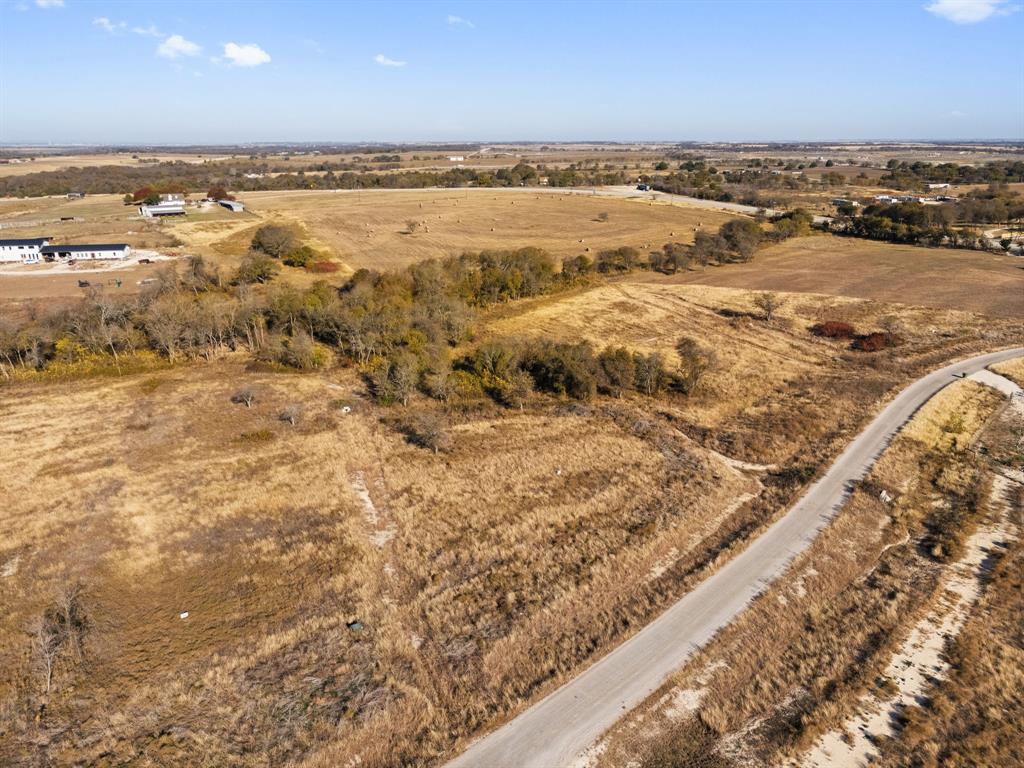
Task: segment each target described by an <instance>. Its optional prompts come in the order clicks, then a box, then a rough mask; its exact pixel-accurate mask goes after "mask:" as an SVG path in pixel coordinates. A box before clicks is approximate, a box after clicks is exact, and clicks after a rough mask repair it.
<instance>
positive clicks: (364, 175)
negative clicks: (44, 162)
mask: <svg viewBox="0 0 1024 768" xmlns="http://www.w3.org/2000/svg"><path fill="white" fill-rule="evenodd" d="M247 172H249V168H248V167H247V166H246V165H244V164H242V165H238V164H223V163H202V164H196V163H186V162H181V161H174V162H164V163H158V164H152V165H146V166H144V167H135V166H115V165H111V166H96V167H89V168H67V169H64V170H57V171H40V172H36V173H27V174H24V175H20V176H8V177H4V178H0V196H2V197H39V196H43V195H62V194H66V193H68V192H84V193H86V194H121V195H124V194H132V193H133V191H134V190H138V189H144V188H148V189H150V190H162V191H171V190H173V191H181V192H185V191H194V192H198V191H201V190H206V189H210V188H213V187H221V188H225V189H232V190H234V191H236V192H251V191H257V190H290V189H420V188H424V187H466V186H479V187H513V186H533V185H537V184H540V181H541V175H542V174H544V175H546V177H547V183H548V185H549V186H554V187H571V186H594V185H606V184H623V183H625V182H626V180H627V179H626V175H625V173H624V172H623V171H621V170H620V171H613V170H606V171H598V170H591V171H587V170H583V169H580V168H576V169H554V168H552V169H547V170H545V169H543V168H537V167H533V166H530V165H529V164H527V163H519V164H517V165H516V166H514V167H512V168H502V169H500V170H498V171H491V170H479V171H478V170H473V169H471V168H450V169H446V170H443V171H434V170H409V171H400V172H395V173H370V172H356V171H343V172H339V173H336V172H335V171H334V170H333V169H328V170H327V171H326V172H324V173H307V172H305V171H302V170H299V171H289V172H286V173H280V174H278V175H273V176H266V175H259V176H257V177H255V178H250V177H247V176H246V175H245V174H246V173H247ZM133 197H134V195H133Z"/></svg>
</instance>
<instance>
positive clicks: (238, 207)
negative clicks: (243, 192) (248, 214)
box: [217, 200, 245, 213]
mask: <svg viewBox="0 0 1024 768" xmlns="http://www.w3.org/2000/svg"><path fill="white" fill-rule="evenodd" d="M217 204H218V205H223V206H224V207H225V208H227V209H228V210H229V211H232V212H234V213H241V212H242V211H244V210H245V206H244V205H242V204H241V203H240V202H238V201H237V200H218V201H217Z"/></svg>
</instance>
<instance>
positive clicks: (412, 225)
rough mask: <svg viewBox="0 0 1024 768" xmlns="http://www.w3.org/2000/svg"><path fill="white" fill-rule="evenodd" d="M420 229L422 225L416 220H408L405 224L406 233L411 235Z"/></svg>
mask: <svg viewBox="0 0 1024 768" xmlns="http://www.w3.org/2000/svg"><path fill="white" fill-rule="evenodd" d="M419 228H420V223H419V222H418V221H416V219H408V220H407V221H406V222H405V232H406V234H409V235H414V234H416V230H417V229H419Z"/></svg>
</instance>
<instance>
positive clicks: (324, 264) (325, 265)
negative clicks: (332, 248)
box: [308, 261, 341, 272]
mask: <svg viewBox="0 0 1024 768" xmlns="http://www.w3.org/2000/svg"><path fill="white" fill-rule="evenodd" d="M308 269H309V271H310V272H337V271H338V270H339V269H341V265H340V264H338V262H336V261H314V262H313V263H312V264H310V265H309V267H308Z"/></svg>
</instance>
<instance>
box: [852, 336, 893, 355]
mask: <svg viewBox="0 0 1024 768" xmlns="http://www.w3.org/2000/svg"><path fill="white" fill-rule="evenodd" d="M889 346H892V344H891V343H890V341H889V335H888V334H885V333H879V332H877V331H876V332H875V333H869V334H867V335H866V336H858V337H857V338H856V339H854V340H853V348H854V349H859V350H860V351H861V352H877V351H878V350H880V349H885V348H886V347H889Z"/></svg>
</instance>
